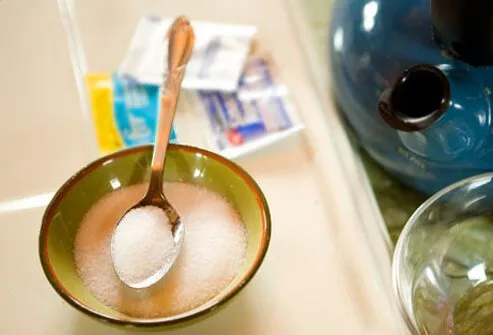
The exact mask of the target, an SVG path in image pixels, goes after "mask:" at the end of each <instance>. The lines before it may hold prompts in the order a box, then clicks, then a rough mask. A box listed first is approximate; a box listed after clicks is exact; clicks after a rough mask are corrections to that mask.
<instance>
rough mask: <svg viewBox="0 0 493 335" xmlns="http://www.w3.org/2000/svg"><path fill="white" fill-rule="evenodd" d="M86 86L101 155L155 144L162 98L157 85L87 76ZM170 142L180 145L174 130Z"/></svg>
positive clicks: (110, 75)
mask: <svg viewBox="0 0 493 335" xmlns="http://www.w3.org/2000/svg"><path fill="white" fill-rule="evenodd" d="M86 85H87V92H88V96H89V101H90V106H91V110H92V116H93V122H94V126H95V129H96V136H97V139H98V146H99V149H100V151H101V153H102V154H108V153H111V152H114V151H117V150H120V149H125V148H128V147H132V146H137V145H143V144H153V143H154V139H155V135H156V126H157V116H158V108H159V97H160V87H159V86H158V85H152V84H141V83H137V82H134V81H131V80H128V79H125V78H122V77H121V76H120V75H118V74H117V73H91V74H88V75H87V76H86ZM170 142H177V136H176V132H175V129H174V128H173V129H172V131H171V135H170Z"/></svg>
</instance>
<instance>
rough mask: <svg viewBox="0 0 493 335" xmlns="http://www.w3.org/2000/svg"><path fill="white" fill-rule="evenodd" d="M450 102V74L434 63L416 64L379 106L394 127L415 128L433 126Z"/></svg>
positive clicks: (381, 114)
mask: <svg viewBox="0 0 493 335" xmlns="http://www.w3.org/2000/svg"><path fill="white" fill-rule="evenodd" d="M449 104H450V84H449V81H448V79H447V76H446V75H445V74H444V73H443V72H442V71H441V70H440V69H438V68H437V67H435V66H432V65H426V64H421V65H415V66H413V67H411V68H409V69H407V70H406V71H405V72H403V73H402V74H401V75H400V76H399V77H398V78H397V80H396V82H395V84H394V86H393V87H391V88H389V89H386V90H385V91H384V92H383V93H382V95H381V96H380V100H379V104H378V110H379V112H380V116H381V117H382V119H383V120H384V121H385V122H387V123H388V124H389V125H390V126H391V127H392V128H395V129H397V130H401V131H406V132H412V131H421V130H424V129H425V128H427V127H429V126H430V125H431V124H433V122H435V121H436V120H437V119H439V118H440V116H441V115H442V114H443V113H444V112H445V111H446V110H447V108H448V106H449Z"/></svg>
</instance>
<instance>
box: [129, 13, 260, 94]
mask: <svg viewBox="0 0 493 335" xmlns="http://www.w3.org/2000/svg"><path fill="white" fill-rule="evenodd" d="M172 22H173V20H172V19H161V18H158V17H153V16H145V17H143V18H141V20H140V21H139V23H138V25H137V29H136V31H135V33H134V35H133V38H132V40H131V42H130V46H129V48H128V50H127V53H126V55H125V57H124V60H123V62H122V64H121V65H120V68H119V73H120V74H122V75H123V76H125V77H129V78H131V79H133V80H135V81H138V82H141V83H149V84H155V85H159V84H160V83H162V82H163V74H165V73H166V70H167V64H166V62H165V59H166V55H167V51H168V42H167V40H166V38H165V36H166V34H167V30H168V28H169V27H170V26H171V24H172ZM191 25H192V27H193V29H194V33H195V45H194V49H193V53H192V56H191V58H190V61H189V62H188V65H187V71H186V74H185V77H184V78H183V83H182V87H183V88H185V89H191V90H207V91H210V90H215V91H227V92H232V91H235V90H236V89H237V87H238V80H239V78H240V76H241V73H242V71H243V66H244V64H245V60H246V58H247V56H248V53H249V50H250V44H251V42H252V39H253V37H254V35H255V33H256V27H254V26H247V25H228V24H220V23H212V22H203V21H192V22H191Z"/></svg>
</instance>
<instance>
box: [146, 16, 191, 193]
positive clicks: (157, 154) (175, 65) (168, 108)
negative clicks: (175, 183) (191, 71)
mask: <svg viewBox="0 0 493 335" xmlns="http://www.w3.org/2000/svg"><path fill="white" fill-rule="evenodd" d="M168 38H169V45H168V73H167V75H166V79H165V82H164V83H163V91H162V93H161V104H160V108H159V115H158V129H157V132H156V139H155V144H154V152H153V156H152V166H151V170H152V172H151V180H150V183H149V185H150V186H149V190H148V193H151V192H152V193H154V192H156V191H159V192H161V193H162V184H163V183H162V177H163V170H164V163H165V160H166V149H167V148H168V141H169V135H170V133H171V128H172V124H173V119H174V117H175V111H176V104H177V102H178V97H179V95H180V88H181V82H182V80H183V76H184V75H185V68H186V65H187V63H188V60H189V59H190V56H191V54H192V49H193V45H194V41H195V35H194V32H193V29H192V27H191V25H190V22H189V21H188V20H187V19H186V18H185V17H183V16H181V17H178V18H177V19H176V20H175V21H174V23H173V24H172V25H171V27H170V29H169V31H168Z"/></svg>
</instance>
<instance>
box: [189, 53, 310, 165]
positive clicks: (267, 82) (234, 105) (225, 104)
mask: <svg viewBox="0 0 493 335" xmlns="http://www.w3.org/2000/svg"><path fill="white" fill-rule="evenodd" d="M197 94H198V97H199V100H200V102H201V105H202V106H201V108H200V110H199V113H202V114H204V115H205V116H206V118H207V121H208V122H207V124H208V126H207V127H205V129H204V132H205V137H206V141H207V142H208V143H209V146H210V147H212V148H214V149H215V151H217V152H219V153H220V154H222V155H223V156H225V157H228V158H235V157H239V156H242V155H245V154H248V153H250V152H252V151H255V150H258V149H261V148H262V147H266V146H269V145H271V144H273V143H275V142H278V141H280V140H282V139H285V138H287V137H289V136H292V135H293V134H295V133H297V132H299V131H300V130H302V129H303V125H302V124H301V122H300V121H299V119H298V117H297V115H296V111H295V108H294V104H293V103H292V101H291V98H290V96H289V92H288V89H287V87H286V86H285V85H282V84H281V83H279V78H278V77H277V75H276V72H275V71H274V67H273V63H272V61H271V60H270V59H269V58H268V57H265V56H258V55H254V56H251V57H250V58H249V59H248V60H247V63H246V65H245V68H244V72H243V74H242V76H241V78H240V81H239V86H238V89H237V91H236V92H232V93H225V92H217V91H216V92H210V91H207V92H206V91H199V92H198V93H197Z"/></svg>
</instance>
